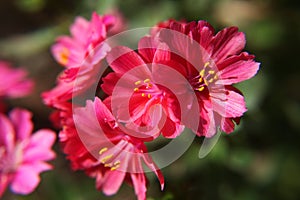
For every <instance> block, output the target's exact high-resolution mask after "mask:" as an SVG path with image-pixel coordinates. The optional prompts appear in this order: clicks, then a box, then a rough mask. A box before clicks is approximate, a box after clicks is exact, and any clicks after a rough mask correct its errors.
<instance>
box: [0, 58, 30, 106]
mask: <svg viewBox="0 0 300 200" xmlns="http://www.w3.org/2000/svg"><path fill="white" fill-rule="evenodd" d="M26 76H27V72H26V71H25V70H23V69H20V68H19V69H14V68H12V67H11V66H10V64H9V63H6V62H3V61H0V80H1V82H0V111H1V110H2V109H1V107H4V106H2V103H1V99H2V98H17V97H23V96H25V95H27V94H29V93H30V92H31V91H32V89H33V85H34V83H33V81H32V80H30V79H28V78H27V77H26ZM3 109H4V108H3Z"/></svg>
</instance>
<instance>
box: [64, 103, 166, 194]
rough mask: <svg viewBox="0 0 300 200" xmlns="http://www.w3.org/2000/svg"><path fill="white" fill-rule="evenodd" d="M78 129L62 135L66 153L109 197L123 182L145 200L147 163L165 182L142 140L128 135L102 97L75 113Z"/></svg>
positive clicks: (76, 110) (71, 128)
mask: <svg viewBox="0 0 300 200" xmlns="http://www.w3.org/2000/svg"><path fill="white" fill-rule="evenodd" d="M74 122H75V124H76V126H75V127H71V126H69V128H68V129H65V130H66V132H63V133H61V135H60V137H61V140H63V145H64V152H65V153H66V154H67V156H68V159H70V160H71V163H72V167H73V169H75V170H76V169H83V170H85V171H86V173H87V174H88V175H89V176H91V177H94V178H96V187H97V189H98V190H102V191H103V192H104V193H105V194H106V195H113V194H115V193H116V192H117V191H118V189H119V188H120V186H121V184H122V183H123V181H126V182H128V183H129V184H130V185H133V187H134V189H135V193H136V195H137V198H138V199H139V200H146V190H147V188H146V182H147V181H146V180H147V178H146V176H145V174H144V170H143V166H142V163H145V164H146V166H148V167H149V168H150V169H151V170H152V171H153V172H154V173H155V174H156V175H157V177H158V178H159V181H160V183H161V187H162V188H163V186H164V179H163V176H162V174H161V172H160V170H159V169H157V166H156V165H155V164H154V162H153V161H152V159H151V158H150V156H149V155H148V154H147V148H146V146H145V144H144V143H143V140H140V139H138V138H135V137H132V136H130V135H127V134H126V133H125V132H124V131H123V130H122V129H121V128H119V126H118V123H117V121H116V119H115V117H114V116H113V115H112V113H111V112H110V111H109V109H108V108H107V107H106V106H105V105H104V104H103V103H102V101H101V100H100V99H99V98H97V97H96V98H95V100H94V101H93V102H92V101H90V100H88V101H87V105H86V106H85V107H79V108H76V109H75V111H74Z"/></svg>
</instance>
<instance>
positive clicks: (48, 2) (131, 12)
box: [0, 0, 300, 200]
mask: <svg viewBox="0 0 300 200" xmlns="http://www.w3.org/2000/svg"><path fill="white" fill-rule="evenodd" d="M299 2H300V1H298V0H290V1H287V0H273V1H272V0H248V1H246V0H244V1H243V0H181V1H180V0H173V1H171V0H160V1H158V0H126V1H124V0H98V1H96V0H85V1H73V0H10V1H9V0H1V1H0V29H1V31H0V59H2V60H3V59H4V60H8V61H11V62H12V63H13V64H14V65H16V66H24V67H25V68H27V69H28V70H29V72H30V76H31V77H32V78H33V79H35V81H36V82H37V84H36V90H35V92H34V94H32V95H31V96H29V97H26V98H23V99H17V100H11V101H9V102H8V103H9V105H10V106H11V107H12V106H22V107H26V108H28V109H30V110H32V111H33V113H34V121H35V123H36V125H35V126H36V128H41V127H49V128H51V124H50V123H49V121H48V114H49V113H50V109H48V108H46V106H44V105H43V104H42V102H41V98H40V93H41V92H42V91H44V90H48V89H50V88H51V87H53V86H54V83H55V78H56V76H57V74H58V73H59V72H60V71H61V70H62V67H60V66H59V65H58V64H57V63H56V62H55V61H54V59H53V58H52V56H51V54H50V52H49V47H50V45H51V44H53V42H54V39H55V37H57V36H58V35H62V34H68V33H69V32H68V28H69V25H70V24H71V23H72V22H73V20H74V18H75V16H77V15H81V16H84V17H86V18H88V19H90V16H91V13H92V11H94V10H95V11H97V12H98V13H105V12H108V11H112V10H119V11H120V12H121V13H122V14H123V15H124V17H125V18H126V20H127V26H128V28H135V27H146V26H152V25H154V24H156V23H157V22H158V21H161V20H166V19H168V18H174V19H178V20H180V19H186V20H188V21H190V20H199V19H204V20H208V21H209V22H210V23H211V24H212V25H213V26H214V27H215V28H216V29H217V30H220V29H221V28H224V27H226V26H230V25H235V26H238V27H239V28H240V30H241V31H243V32H245V33H246V37H247V47H246V50H247V51H249V52H251V53H253V54H255V55H256V60H257V61H258V62H261V68H260V71H259V74H258V75H257V76H256V77H255V78H253V79H252V80H249V81H246V82H243V83H241V84H239V85H237V87H238V88H240V89H241V90H242V91H243V92H244V95H245V97H246V101H247V106H248V109H249V111H248V112H247V113H246V114H245V116H244V117H243V119H242V123H241V125H240V126H239V127H238V129H237V130H236V131H235V132H234V133H233V134H230V135H225V134H224V135H222V137H221V138H220V139H219V141H218V143H217V145H216V146H215V148H214V149H213V151H212V152H211V153H210V154H209V155H208V156H207V157H205V158H204V159H198V151H199V148H200V144H201V139H197V140H195V141H194V144H193V145H192V146H191V147H190V148H189V150H188V151H187V152H186V153H185V154H184V156H182V157H181V158H180V159H179V160H177V161H176V162H175V163H173V164H172V165H170V166H169V167H167V168H165V169H163V173H164V175H165V179H166V187H165V190H164V191H163V192H161V191H160V190H159V184H158V182H157V180H156V178H155V177H154V175H153V174H148V176H149V179H150V185H149V190H148V193H147V194H148V199H149V200H158V199H162V200H171V199H174V200H182V199H188V200H189V199H201V200H202V199H203V200H206V199H221V200H232V199H241V200H252V199H287V200H288V199H291V200H293V199H299V198H300V159H299V158H300V156H299V155H300V148H299V147H300V104H299V102H300V89H299V87H300V73H299V72H300V66H299V63H298V58H299V57H300V56H299V55H300V50H299V49H300V48H299V45H300V20H299V19H300V3H299ZM0 81H1V80H0ZM55 150H56V152H57V154H58V157H57V159H56V160H55V161H53V162H52V163H53V165H54V166H55V170H53V171H51V172H47V173H44V174H42V182H41V184H40V185H39V187H38V189H37V190H36V191H35V192H34V193H32V194H31V195H29V196H18V195H14V194H11V193H10V192H9V191H7V192H6V194H5V195H4V197H3V199H5V200H14V199H16V200H31V199H32V200H36V199H37V200H40V199H43V200H53V199H58V200H61V199H63V200H86V199H88V200H96V199H97V200H100V199H104V200H108V199H111V200H116V199H120V200H123V199H135V195H134V192H133V189H132V188H130V187H128V186H127V185H124V186H123V187H122V188H121V190H120V191H119V193H118V194H117V195H115V196H112V197H106V196H104V195H103V194H102V193H101V192H98V191H96V190H95V186H94V180H92V179H90V178H88V177H87V176H85V174H84V173H82V172H72V171H71V170H70V168H69V163H68V162H67V161H66V160H65V159H64V155H63V154H62V153H61V151H60V147H59V145H58V144H57V145H56V146H55Z"/></svg>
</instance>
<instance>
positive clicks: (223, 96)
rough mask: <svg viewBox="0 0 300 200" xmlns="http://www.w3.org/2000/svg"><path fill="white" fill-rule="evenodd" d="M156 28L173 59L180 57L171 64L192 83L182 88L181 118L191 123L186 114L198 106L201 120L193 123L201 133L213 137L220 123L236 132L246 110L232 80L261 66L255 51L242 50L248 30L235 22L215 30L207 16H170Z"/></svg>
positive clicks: (224, 129) (237, 80)
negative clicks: (185, 20) (178, 18)
mask: <svg viewBox="0 0 300 200" xmlns="http://www.w3.org/2000/svg"><path fill="white" fill-rule="evenodd" d="M164 28H167V29H164ZM153 34H154V35H155V36H153V37H159V40H160V42H163V43H164V44H166V45H168V47H169V48H170V51H171V60H174V61H176V62H177V63H178V65H170V67H173V68H174V69H176V70H177V71H178V72H180V73H181V74H182V75H183V76H184V77H185V79H186V80H188V81H189V84H190V86H191V88H192V90H191V89H190V88H188V87H185V88H186V89H185V90H182V91H180V93H181V94H178V96H180V95H184V96H185V98H184V99H185V102H184V104H183V106H185V108H186V109H185V110H186V112H185V114H184V115H185V116H187V117H186V119H189V120H185V121H182V123H183V124H184V125H186V126H187V127H189V128H192V129H193V127H195V125H194V124H193V123H195V122H194V121H195V120H194V119H193V118H192V117H188V116H189V114H190V113H193V110H195V109H196V108H198V110H199V120H198V122H199V125H198V129H196V130H195V129H193V130H194V131H195V132H196V133H197V135H199V136H206V137H211V136H213V135H214V134H215V133H216V128H217V127H218V126H220V129H221V130H222V131H224V132H226V133H230V132H232V131H233V130H234V127H235V123H239V119H240V117H241V116H242V115H243V113H244V112H245V111H246V110H247V109H246V105H245V100H244V97H243V95H242V93H241V92H240V91H239V90H238V89H236V88H234V87H233V86H232V84H234V83H238V82H241V81H244V80H247V79H249V78H251V77H253V76H254V75H255V74H256V72H257V70H258V69H259V63H257V62H255V61H254V56H253V55H249V54H248V53H247V52H242V50H243V48H244V47H245V42H246V41H245V35H244V34H243V33H242V32H238V29H237V28H236V27H229V28H225V29H223V30H221V31H220V32H218V33H217V34H215V33H214V29H213V28H212V27H211V25H210V24H208V23H207V22H204V21H199V22H198V23H195V22H191V23H179V22H176V21H172V20H170V21H167V22H166V23H165V24H164V26H163V27H162V28H160V27H159V26H158V27H156V29H155V30H154V31H153ZM174 66H175V67H174ZM165 78H166V79H169V80H170V78H168V77H167V76H166V77H165ZM170 81H171V80H170ZM176 84H177V87H178V88H184V85H185V84H186V82H184V81H180V80H178V81H176ZM173 92H174V93H175V94H176V93H177V92H176V91H173ZM191 94H196V96H197V98H196V99H194V98H191ZM181 106H182V105H181Z"/></svg>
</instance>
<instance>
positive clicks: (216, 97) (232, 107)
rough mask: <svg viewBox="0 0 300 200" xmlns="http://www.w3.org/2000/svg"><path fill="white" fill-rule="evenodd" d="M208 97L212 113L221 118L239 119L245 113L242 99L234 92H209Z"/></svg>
mask: <svg viewBox="0 0 300 200" xmlns="http://www.w3.org/2000/svg"><path fill="white" fill-rule="evenodd" d="M210 95H211V100H212V105H213V109H214V111H216V112H217V113H219V114H220V115H221V116H222V117H226V118H235V117H240V116H242V115H243V113H244V112H246V111H247V109H246V104H245V100H244V97H243V96H242V95H241V94H239V93H237V92H235V91H232V90H222V91H217V92H216V91H211V93H210Z"/></svg>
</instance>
